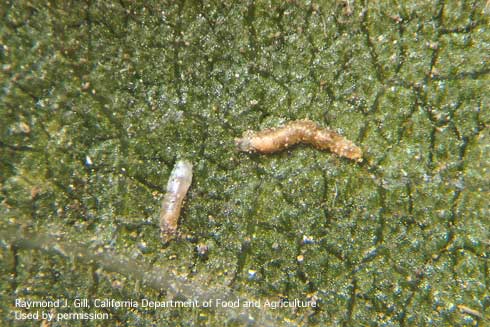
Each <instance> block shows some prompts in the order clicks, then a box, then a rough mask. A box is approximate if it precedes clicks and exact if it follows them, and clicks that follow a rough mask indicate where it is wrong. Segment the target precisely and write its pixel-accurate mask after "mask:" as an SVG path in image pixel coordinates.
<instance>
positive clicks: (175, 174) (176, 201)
mask: <svg viewBox="0 0 490 327" xmlns="http://www.w3.org/2000/svg"><path fill="white" fill-rule="evenodd" d="M191 183H192V164H191V163H190V162H189V161H186V160H179V161H177V162H176V163H175V166H174V169H173V170H172V172H171V173H170V177H169V179H168V183H167V193H165V196H164V197H163V201H162V209H161V211H160V231H161V236H162V239H163V241H164V242H165V243H167V242H168V241H170V240H171V239H172V238H173V237H174V236H175V235H176V234H177V223H178V221H179V216H180V209H181V208H182V202H183V201H184V198H185V195H186V194H187V191H188V190H189V186H190V185H191Z"/></svg>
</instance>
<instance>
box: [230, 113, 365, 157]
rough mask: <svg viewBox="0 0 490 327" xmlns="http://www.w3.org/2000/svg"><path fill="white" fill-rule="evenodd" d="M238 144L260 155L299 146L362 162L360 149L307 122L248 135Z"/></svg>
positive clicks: (239, 140) (243, 136) (296, 122)
mask: <svg viewBox="0 0 490 327" xmlns="http://www.w3.org/2000/svg"><path fill="white" fill-rule="evenodd" d="M235 143H236V146H237V148H238V150H240V151H245V152H259V153H273V152H277V151H281V150H283V149H286V148H288V147H290V146H292V145H295V144H298V143H307V144H311V145H313V146H314V147H315V148H317V149H319V150H330V151H331V152H332V153H335V154H337V155H339V156H341V157H345V158H348V159H352V160H355V161H358V162H361V161H362V150H361V148H360V147H358V146H357V145H355V144H354V143H353V142H352V141H349V140H347V139H346V138H345V137H343V136H342V135H340V134H338V133H336V132H334V131H332V130H329V129H326V128H322V127H320V126H318V125H317V124H316V123H314V122H312V121H311V120H306V119H305V120H296V121H292V122H289V123H287V124H286V125H284V126H282V127H279V128H273V129H266V130H263V131H260V132H253V131H246V132H244V133H243V135H242V137H241V138H237V139H235Z"/></svg>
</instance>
